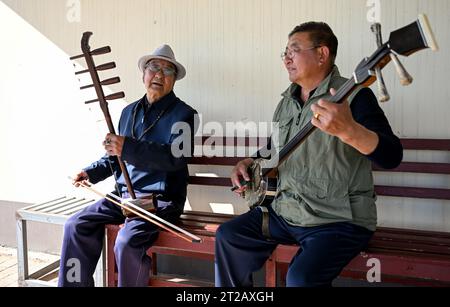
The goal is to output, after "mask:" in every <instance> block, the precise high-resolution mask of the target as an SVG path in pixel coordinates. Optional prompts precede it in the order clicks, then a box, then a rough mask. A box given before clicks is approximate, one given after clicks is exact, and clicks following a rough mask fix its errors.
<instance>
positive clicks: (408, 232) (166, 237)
mask: <svg viewBox="0 0 450 307" xmlns="http://www.w3.org/2000/svg"><path fill="white" fill-rule="evenodd" d="M203 141H204V140H203ZM226 141H229V139H224V140H223V143H222V144H228V143H226ZM241 141H242V140H241ZM253 142H254V141H252V144H254V143H253ZM249 144H250V140H249V139H245V146H249ZM402 144H403V146H404V149H405V150H414V151H416V152H417V153H420V152H421V151H433V152H434V151H438V152H441V153H443V154H444V155H447V153H449V152H450V140H431V139H403V140H402ZM418 155H419V156H420V154H418ZM241 159H242V158H207V157H196V158H194V159H192V162H191V165H211V166H233V165H235V164H236V163H237V162H238V161H240V160H241ZM419 160H420V159H419ZM445 160H446V161H445V162H444V163H430V162H403V163H402V164H401V165H400V166H399V167H398V168H396V169H394V170H383V169H380V168H378V167H376V166H374V167H373V170H374V171H375V172H382V173H381V174H383V173H384V174H390V173H391V174H393V173H404V174H406V173H410V174H411V173H412V174H419V173H420V174H432V175H450V158H449V157H447V156H446V158H445ZM389 172H390V173H389ZM190 184H191V185H199V186H216V187H223V188H224V189H227V190H229V188H230V180H229V178H226V177H218V178H210V177H202V176H191V177H190ZM375 190H376V192H377V194H378V195H379V196H388V197H395V198H397V197H402V198H405V201H406V202H407V201H408V199H411V198H413V199H438V200H445V201H449V200H450V188H429V187H409V186H395V185H383V186H381V185H376V186H375ZM188 197H189V195H188ZM393 205H394V204H393ZM232 217H233V215H229V214H217V213H206V212H195V211H185V212H184V214H183V215H182V216H181V219H180V222H179V225H180V226H182V227H184V228H185V229H186V230H188V231H190V232H192V233H194V234H196V235H198V236H200V237H202V239H203V241H204V243H202V244H191V243H189V242H186V241H184V240H182V239H179V238H178V237H176V236H174V235H172V234H170V233H168V232H165V231H162V232H161V234H160V236H159V238H158V240H157V241H156V243H155V244H154V246H153V247H152V248H151V249H149V251H148V254H149V255H150V256H151V257H152V259H153V269H152V271H153V274H152V278H151V280H150V285H151V286H174V285H175V286H192V285H203V286H205V285H207V286H208V285H209V286H211V285H212V283H200V284H195V283H194V282H192V281H190V280H185V279H175V280H173V279H170V276H169V277H166V276H164V275H160V274H158V272H157V255H158V254H159V255H163V254H165V255H175V256H180V257H189V258H196V259H204V260H210V261H213V260H214V241H215V231H214V229H215V228H216V227H217V226H219V225H220V224H221V223H223V222H225V221H227V220H229V219H231V218H232ZM118 229H119V228H118V226H116V225H108V226H107V237H108V244H107V260H108V285H109V286H114V285H116V280H117V273H116V267H115V262H114V252H113V247H114V241H115V238H116V235H117V231H118ZM297 249H298V246H289V245H279V246H278V247H277V248H276V250H275V251H274V252H273V254H272V256H271V257H270V258H269V259H268V261H267V262H266V264H265V274H266V275H265V276H266V277H265V282H266V286H282V285H284V277H285V274H286V270H287V266H288V264H289V262H290V260H291V258H292V257H293V256H294V254H295V253H296V251H297ZM373 258H375V259H377V260H379V263H380V269H381V274H382V280H381V281H382V282H391V283H400V284H407V285H419V286H420V285H432V286H449V285H450V233H448V232H435V231H423V230H414V229H400V228H388V227H379V228H378V229H377V231H376V233H375V235H374V237H373V239H372V240H371V242H370V244H369V247H368V249H367V250H366V251H364V252H362V253H360V255H358V256H357V257H356V258H355V259H353V261H351V263H350V264H349V265H348V266H347V267H346V268H345V269H344V270H343V272H342V273H341V276H342V277H349V278H352V279H353V278H355V279H360V280H367V279H366V278H367V273H368V271H369V269H370V268H371V267H369V266H368V260H369V259H373ZM211 265H213V264H211Z"/></svg>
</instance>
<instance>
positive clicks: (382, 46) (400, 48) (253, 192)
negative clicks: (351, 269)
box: [232, 15, 438, 208]
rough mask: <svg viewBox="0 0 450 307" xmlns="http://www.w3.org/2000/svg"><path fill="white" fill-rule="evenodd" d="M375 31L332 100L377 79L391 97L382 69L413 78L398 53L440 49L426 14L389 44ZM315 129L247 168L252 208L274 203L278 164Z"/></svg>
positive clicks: (247, 197)
mask: <svg viewBox="0 0 450 307" xmlns="http://www.w3.org/2000/svg"><path fill="white" fill-rule="evenodd" d="M371 30H372V32H373V33H374V34H375V36H376V40H377V45H378V49H377V50H375V52H374V53H373V54H372V55H371V56H369V57H366V58H364V59H363V60H362V61H361V62H360V63H359V64H358V66H357V67H356V70H355V71H354V73H353V75H352V78H350V79H349V80H348V81H347V82H346V83H345V84H344V85H343V86H341V88H339V90H338V91H337V93H336V95H335V96H333V97H332V98H331V99H330V100H329V101H330V102H334V103H343V102H344V101H345V100H346V99H347V97H348V96H349V95H351V94H352V93H353V92H354V91H355V90H356V89H357V88H359V87H368V86H370V85H372V84H373V83H374V82H375V81H377V80H378V89H379V100H380V102H385V101H387V100H389V94H387V90H386V86H385V84H384V80H383V77H382V75H381V70H382V69H383V68H384V67H385V66H386V65H387V64H389V62H391V61H392V62H393V63H394V65H395V67H396V71H397V73H398V75H399V77H400V82H401V84H402V85H409V84H411V82H412V77H411V76H410V75H409V74H408V72H407V71H406V70H405V68H404V67H403V65H402V64H401V63H400V61H399V59H398V57H397V55H402V56H410V55H412V54H414V53H416V52H418V51H420V50H424V49H428V48H430V49H432V50H433V51H437V50H438V46H437V43H436V40H435V38H434V35H433V31H432V29H431V27H430V24H429V22H428V18H427V16H426V15H419V18H418V19H417V20H416V21H415V22H413V23H411V24H409V25H407V26H405V27H403V28H400V29H398V30H395V31H393V32H391V33H390V36H389V40H388V41H387V42H385V43H382V37H381V26H380V24H374V25H372V27H371ZM315 130H316V127H315V126H313V125H312V124H311V122H309V123H308V124H307V125H305V127H303V128H302V129H301V130H300V131H299V132H298V133H297V134H296V135H295V136H294V137H293V138H292V139H291V140H290V141H289V142H288V144H286V145H285V146H284V147H283V148H282V149H281V151H280V152H278V153H277V154H276V155H275V156H272V158H271V159H270V160H263V159H257V160H255V161H254V162H253V163H252V164H251V165H250V166H249V168H248V170H247V171H248V174H249V176H250V178H251V180H250V181H248V182H246V181H243V182H242V184H243V185H245V186H246V190H245V191H244V192H243V193H242V196H243V197H244V198H245V200H246V202H247V204H248V206H249V207H250V208H253V207H256V206H259V205H262V204H270V202H271V201H272V200H273V198H274V196H275V195H276V186H277V181H276V178H270V177H273V174H275V173H276V170H277V168H278V166H279V165H280V164H281V163H283V162H284V161H286V159H287V158H288V157H289V156H290V155H291V154H292V153H293V152H294V151H295V150H296V149H297V148H298V147H299V146H300V145H301V144H302V143H303V142H305V141H306V139H307V138H308V136H309V135H311V133H312V132H314V131H315ZM236 189H237V187H234V188H233V189H232V190H236Z"/></svg>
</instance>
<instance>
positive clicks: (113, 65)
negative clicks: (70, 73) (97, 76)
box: [75, 62, 116, 75]
mask: <svg viewBox="0 0 450 307" xmlns="http://www.w3.org/2000/svg"><path fill="white" fill-rule="evenodd" d="M113 68H116V63H114V62H110V63H106V64H102V65H100V66H97V67H95V69H96V70H97V71H102V70H108V69H113ZM88 72H89V69H86V70H82V71H77V72H76V73H75V75H81V74H85V73H88Z"/></svg>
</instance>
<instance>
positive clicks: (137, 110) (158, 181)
mask: <svg viewBox="0 0 450 307" xmlns="http://www.w3.org/2000/svg"><path fill="white" fill-rule="evenodd" d="M196 114H197V111H195V110H194V109H193V108H191V107H190V106H189V105H187V104H186V103H184V102H183V101H181V100H180V99H179V98H178V97H176V96H175V94H174V93H173V92H170V93H169V94H167V95H166V96H164V97H163V98H162V99H161V100H159V101H157V102H155V103H153V104H150V103H149V102H148V100H147V97H146V96H144V97H143V98H142V99H140V100H138V101H136V102H134V103H132V104H130V105H128V106H127V107H125V109H124V110H123V111H122V115H121V118H120V122H119V135H121V136H125V142H124V145H123V149H122V159H123V160H124V161H125V163H126V166H127V170H128V173H129V175H130V179H131V182H132V184H133V188H134V190H135V192H136V194H149V193H157V194H162V195H163V198H162V199H163V200H165V201H172V202H173V203H174V205H175V207H176V209H177V211H179V212H180V213H181V212H182V210H183V206H184V202H185V200H186V194H187V183H188V178H189V173H188V167H187V164H188V162H189V158H190V157H192V155H193V151H194V145H193V144H194V135H195V131H194V118H195V115H196ZM158 117H160V119H159V120H158V121H157V122H156V123H155V121H156V119H157V118H158ZM179 122H183V123H185V127H189V129H190V131H189V132H190V135H186V133H185V132H188V131H186V130H187V129H185V130H179V131H177V129H174V131H172V127H174V125H175V124H176V123H179ZM153 124H154V126H153V128H151V129H150V130H148V131H147V132H146V133H144V132H145V130H147V129H148V128H149V127H150V126H151V125H153ZM186 124H187V126H186ZM183 133H185V134H183ZM180 138H183V141H185V143H183V145H190V148H189V149H190V154H189V155H188V156H181V157H176V156H174V155H173V154H172V148H171V147H172V144H173V143H174V142H175V141H180V140H181V139H180ZM186 138H187V140H190V142H191V143H190V144H187V142H186ZM178 147H181V146H178ZM108 160H110V163H109V162H108ZM111 168H112V169H111ZM84 170H85V171H86V173H87V174H88V176H89V179H90V181H91V182H92V183H97V182H99V181H102V180H104V179H106V178H108V177H109V176H111V175H112V170H113V171H114V172H115V173H116V177H117V178H118V180H117V183H118V185H119V189H120V191H121V192H127V188H126V185H125V180H124V176H122V174H121V171H120V168H119V165H118V163H117V158H116V157H108V156H107V155H105V156H104V157H102V158H101V159H100V160H98V161H97V162H94V163H92V164H91V165H90V166H89V167H87V168H85V169H84Z"/></svg>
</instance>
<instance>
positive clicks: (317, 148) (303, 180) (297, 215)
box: [272, 67, 377, 231]
mask: <svg viewBox="0 0 450 307" xmlns="http://www.w3.org/2000/svg"><path fill="white" fill-rule="evenodd" d="M346 81H347V79H345V78H342V77H341V76H340V74H339V71H338V69H337V67H334V69H333V71H332V72H331V73H330V75H329V76H328V77H327V78H326V79H324V80H323V81H322V83H321V84H320V85H319V87H318V88H317V89H316V91H315V93H314V94H313V95H312V97H310V98H309V100H308V101H307V102H306V103H305V104H304V106H303V107H302V106H301V105H300V104H299V103H298V102H297V101H295V100H294V98H293V93H295V91H296V90H297V89H298V88H299V86H298V85H297V84H292V85H291V86H290V87H289V89H288V90H287V91H286V92H284V93H283V98H282V100H281V102H280V104H279V105H278V107H277V109H276V111H275V114H274V119H273V121H274V122H276V123H279V138H278V147H277V149H278V150H280V149H281V148H282V147H283V146H284V145H285V144H286V143H287V142H288V141H289V140H290V139H291V138H292V137H294V136H295V134H297V132H298V131H300V129H301V128H302V127H304V126H305V125H306V124H307V123H308V122H310V121H311V118H312V115H313V114H312V111H311V104H313V103H317V102H318V100H319V99H321V98H329V97H330V95H329V90H330V88H335V89H339V88H340V87H341V85H342V84H344V83H345V82H346ZM354 94H355V93H354ZM353 96H354V95H353ZM353 96H351V97H350V98H349V102H350V103H351V99H352V97H353ZM275 140H276V138H275ZM275 142H276V141H275ZM275 145H277V144H276V143H275ZM375 200H376V195H375V192H374V186H373V177H372V169H371V162H370V161H369V159H367V157H365V156H364V155H362V154H361V153H359V152H358V151H357V150H356V149H354V148H353V147H351V146H348V145H346V144H344V143H343V142H342V141H340V140H339V139H338V138H337V137H333V136H330V135H328V134H326V133H324V132H322V131H320V130H318V129H317V130H316V131H314V132H313V133H312V134H311V135H310V136H309V137H308V139H307V140H306V141H305V142H304V143H303V144H302V145H300V147H299V148H297V150H296V151H295V152H294V153H293V154H292V155H291V156H290V157H289V158H288V159H287V160H286V161H285V162H284V163H282V164H281V165H280V167H279V169H278V189H277V195H276V197H275V199H274V201H273V203H272V207H273V209H274V210H275V212H276V213H277V214H278V215H280V216H282V217H283V218H284V219H285V220H286V221H287V222H288V223H289V224H291V225H294V226H303V227H311V226H318V225H323V224H327V223H334V222H351V223H353V224H356V225H360V226H363V227H365V228H367V229H369V230H372V231H374V230H375V228H376V224H377V212H376V206H375Z"/></svg>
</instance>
